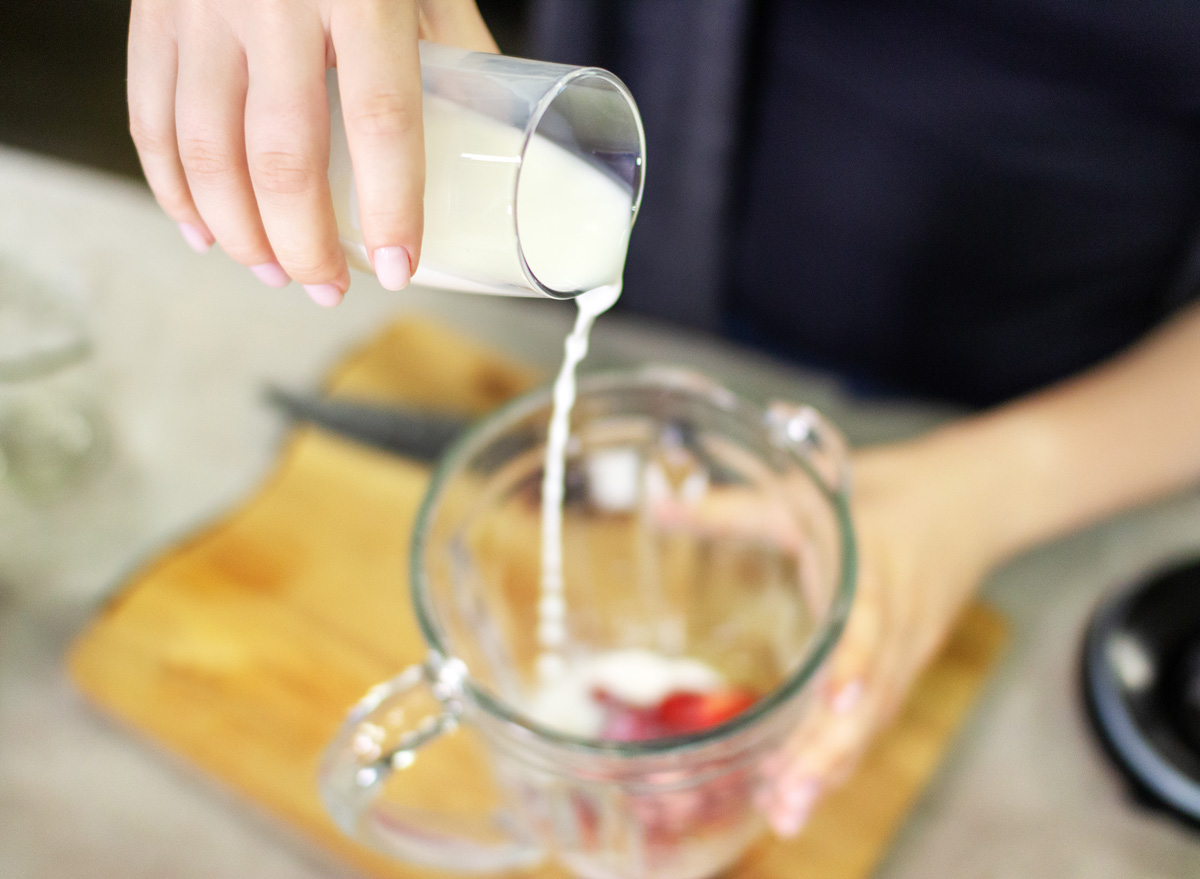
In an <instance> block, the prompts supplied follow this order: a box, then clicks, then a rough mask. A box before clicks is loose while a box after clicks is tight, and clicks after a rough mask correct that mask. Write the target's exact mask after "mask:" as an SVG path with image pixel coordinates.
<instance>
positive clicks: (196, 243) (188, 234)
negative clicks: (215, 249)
mask: <svg viewBox="0 0 1200 879" xmlns="http://www.w3.org/2000/svg"><path fill="white" fill-rule="evenodd" d="M179 231H180V232H182V233H183V240H184V241H186V242H187V243H188V247H190V248H191V249H192V250H194V251H196V253H208V252H209V250H211V249H212V246H213V240H212V238H211V236H209V234H208V233H207V232H205V231H204V230H203V229H201V228H200V227H199V226H196V225H193V224H192V223H180V224H179Z"/></svg>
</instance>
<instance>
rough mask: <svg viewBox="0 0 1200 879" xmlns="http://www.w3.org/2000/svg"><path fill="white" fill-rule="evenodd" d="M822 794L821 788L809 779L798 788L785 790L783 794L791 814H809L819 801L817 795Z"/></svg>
mask: <svg viewBox="0 0 1200 879" xmlns="http://www.w3.org/2000/svg"><path fill="white" fill-rule="evenodd" d="M820 792H821V786H820V785H819V784H817V783H816V782H815V781H813V780H812V779H808V780H807V781H804V782H803V783H801V784H799V785H797V786H796V787H792V788H788V789H787V790H785V791H784V792H783V802H784V803H785V804H786V805H787V808H788V811H790V812H793V813H796V812H803V813H807V812H808V811H809V810H810V809H812V807H813V804H814V803H815V802H816V801H817V795H818V794H819V793H820Z"/></svg>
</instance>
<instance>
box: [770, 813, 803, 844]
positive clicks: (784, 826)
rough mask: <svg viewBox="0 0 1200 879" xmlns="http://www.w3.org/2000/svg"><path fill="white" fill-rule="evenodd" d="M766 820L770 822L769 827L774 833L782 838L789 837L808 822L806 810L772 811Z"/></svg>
mask: <svg viewBox="0 0 1200 879" xmlns="http://www.w3.org/2000/svg"><path fill="white" fill-rule="evenodd" d="M767 820H768V821H770V822H771V829H772V830H774V831H775V835H776V836H779V837H781V838H783V839H790V838H791V837H793V836H795V835H796V834H797V833H799V832H800V831H801V830H803V829H804V825H805V824H807V823H808V813H807V812H773V813H772V814H770V815H768V816H767Z"/></svg>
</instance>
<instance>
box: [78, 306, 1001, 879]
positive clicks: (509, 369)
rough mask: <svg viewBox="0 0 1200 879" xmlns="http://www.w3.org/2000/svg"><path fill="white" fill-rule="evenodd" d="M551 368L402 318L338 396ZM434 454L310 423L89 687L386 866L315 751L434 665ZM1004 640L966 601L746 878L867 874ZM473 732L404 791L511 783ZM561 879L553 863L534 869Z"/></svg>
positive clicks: (151, 578) (409, 397)
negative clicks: (941, 645)
mask: <svg viewBox="0 0 1200 879" xmlns="http://www.w3.org/2000/svg"><path fill="white" fill-rule="evenodd" d="M539 378H540V376H538V375H537V374H535V373H534V372H533V371H531V370H530V369H528V368H526V367H523V366H521V365H519V364H516V363H513V362H512V361H510V360H506V359H505V358H503V357H501V356H499V355H497V354H495V353H494V352H491V351H488V350H485V349H484V348H482V347H481V346H479V345H478V344H476V343H474V342H472V341H470V340H468V339H465V338H463V337H461V336H459V335H456V334H454V333H452V332H451V331H449V330H447V329H445V328H443V327H440V326H438V325H436V324H432V323H429V322H425V321H422V320H418V319H406V320H403V321H401V322H399V323H396V324H395V325H393V326H392V327H390V328H389V329H387V330H386V331H385V332H383V333H382V334H380V335H379V336H378V337H377V338H376V339H374V340H373V341H371V342H370V343H369V344H367V345H366V346H365V347H363V348H362V349H361V350H359V351H357V352H356V353H354V354H353V355H352V356H350V357H349V358H348V359H347V361H346V362H345V363H344V364H343V365H342V366H341V367H340V368H339V369H337V370H336V372H335V375H334V377H333V378H332V379H331V381H330V382H329V390H330V391H331V392H332V393H335V394H344V395H352V396H355V397H358V398H368V399H374V400H396V401H404V402H407V403H413V404H420V405H423V406H432V407H441V408H445V409H447V410H453V411H456V412H467V413H482V412H486V411H487V410H489V409H491V408H493V407H495V406H496V405H498V404H499V403H501V402H503V401H504V400H506V399H508V398H510V397H511V396H513V395H514V394H516V393H519V392H520V391H522V390H524V389H526V388H528V387H530V386H531V385H532V384H534V383H535V382H537V381H538V379H539ZM426 481H427V470H426V468H424V467H422V466H419V465H417V464H415V463H411V462H408V461H405V460H403V459H399V458H395V457H390V456H387V455H384V454H381V453H378V452H375V451H372V450H370V449H367V448H364V447H361V446H358V445H356V444H353V443H350V442H347V441H344V440H341V439H338V438H335V437H332V436H329V435H326V434H323V433H321V432H320V431H318V430H315V429H311V428H305V429H301V430H298V431H296V433H295V434H294V435H293V437H292V438H291V439H290V440H289V442H288V443H287V446H286V449H285V451H284V454H283V456H282V460H281V462H280V464H279V466H278V468H277V470H276V471H275V473H274V474H273V475H272V476H271V477H270V478H269V479H268V480H267V482H266V484H265V485H263V486H262V488H261V490H260V491H259V492H258V493H257V494H256V495H255V496H254V497H253V498H252V499H250V500H249V501H248V502H247V503H246V504H245V505H244V506H242V507H241V508H240V509H238V510H236V511H234V512H232V513H230V514H229V515H228V516H226V517H225V518H223V519H221V520H220V521H217V522H215V523H213V524H212V525H210V526H208V527H207V528H204V529H203V530H201V531H200V532H199V533H197V534H195V535H194V536H192V537H191V538H190V539H188V540H186V541H184V542H183V543H181V544H179V545H178V546H176V547H173V548H172V549H170V550H168V551H167V552H165V553H164V554H163V555H162V556H161V557H160V558H159V559H157V560H156V561H154V562H152V563H151V564H149V565H148V566H146V567H145V568H144V569H143V570H142V571H140V572H139V573H138V574H137V575H136V576H134V577H133V579H132V580H131V581H130V582H129V583H128V584H127V585H126V586H125V588H124V589H122V590H121V591H120V592H118V593H117V594H116V595H115V597H114V598H113V599H112V600H111V601H109V603H108V604H107V605H106V606H105V607H103V608H102V610H101V611H100V612H99V614H98V615H97V616H96V618H95V619H94V620H93V621H92V623H91V625H90V626H89V627H88V628H87V630H86V631H85V632H84V633H83V634H82V635H81V637H80V638H79V640H78V641H77V642H76V644H75V645H74V647H73V649H72V651H71V654H70V657H69V669H70V674H71V676H72V678H73V679H74V681H75V683H76V684H77V686H78V687H79V689H80V690H81V691H82V692H83V693H84V694H86V696H87V697H88V698H89V699H90V700H91V701H92V702H94V703H95V705H97V706H98V707H99V708H101V709H102V710H104V711H106V712H109V713H111V714H112V715H115V716H116V717H117V718H119V719H120V720H122V721H123V722H124V723H126V724H127V725H128V726H129V727H131V728H132V729H133V730H134V731H136V732H137V733H139V734H140V735H142V736H144V737H146V738H148V739H150V740H151V741H153V742H156V743H158V744H159V745H161V746H162V747H164V748H166V749H168V750H169V751H171V752H174V753H175V754H177V755H180V756H182V757H183V758H185V759H186V760H187V761H189V762H191V763H192V764H194V765H195V766H196V767H197V768H199V769H201V770H202V771H204V772H206V773H208V774H210V775H211V776H213V777H215V778H217V779H219V780H220V781H221V782H223V783H225V784H226V785H228V786H229V787H231V788H233V789H234V790H236V791H238V792H239V793H240V794H241V795H243V796H244V797H245V798H246V799H247V800H249V801H251V802H252V803H255V804H257V805H258V806H260V807H261V808H263V809H266V810H267V811H269V812H271V813H273V814H274V815H276V816H278V817H279V818H280V819H282V820H283V821H285V822H287V823H289V824H291V825H292V826H294V827H295V828H296V830H297V831H298V832H300V833H302V834H304V835H305V836H307V837H308V838H309V839H311V840H314V841H316V842H318V843H319V844H321V845H324V846H325V847H327V848H328V849H329V850H331V851H333V852H335V853H336V854H338V855H340V856H342V857H344V858H345V859H346V860H348V861H349V862H351V863H353V864H354V865H355V866H356V867H358V868H359V869H360V870H362V871H363V872H364V873H366V874H368V875H370V876H378V877H395V879H415V877H419V876H429V875H430V874H431V871H429V870H427V869H424V868H418V867H413V866H409V865H406V864H400V863H396V862H392V861H389V860H387V859H385V858H384V857H382V856H381V855H379V854H376V853H374V852H372V851H370V850H368V849H365V848H363V847H361V846H359V845H357V844H355V843H354V842H352V841H350V840H348V839H347V838H345V837H344V836H342V835H341V834H340V833H339V832H338V831H337V829H336V828H335V827H334V826H333V824H332V823H331V822H330V821H329V819H328V818H327V817H326V816H325V814H324V811H323V809H322V806H321V803H320V801H319V799H318V795H317V789H316V782H315V778H316V772H317V764H318V760H319V757H320V754H321V750H322V748H323V746H324V745H325V743H326V742H327V741H329V739H330V738H331V736H332V735H333V733H334V731H335V729H336V728H337V726H338V724H339V722H340V720H341V719H342V716H343V715H344V714H345V712H346V710H347V709H348V708H349V707H350V706H351V705H352V704H353V703H354V702H355V701H356V700H357V699H358V698H359V697H360V696H361V695H362V694H363V693H364V692H365V691H366V690H367V688H368V687H370V686H371V685H372V684H374V683H376V682H378V681H381V680H383V679H385V678H388V677H390V676H392V675H393V674H395V673H396V672H397V671H398V670H399V669H401V668H403V667H404V666H406V665H408V664H410V663H413V662H416V661H418V660H419V659H421V657H422V654H423V649H422V645H421V641H420V637H419V635H418V634H417V630H416V627H415V624H414V621H413V618H412V614H411V611H410V608H409V604H408V597H407V596H408V575H407V567H406V555H407V544H408V534H409V530H410V528H411V526H412V521H413V517H414V515H415V512H416V508H417V504H418V502H419V500H420V498H421V495H422V493H423V492H424V490H425V485H426ZM1004 640H1005V626H1004V623H1003V621H1002V619H1001V618H1000V617H999V616H998V615H997V614H996V612H995V611H993V610H991V609H989V608H987V607H985V606H982V605H975V606H973V607H971V608H969V609H968V611H967V612H966V614H965V615H964V616H963V618H962V621H961V623H960V625H959V626H958V628H957V630H956V631H955V632H954V634H953V636H952V637H951V638H950V641H949V643H948V644H947V645H946V648H945V649H944V650H943V652H942V653H941V655H940V656H939V657H938V658H937V660H936V661H935V662H934V663H933V665H932V666H931V667H930V668H929V669H928V671H927V672H926V673H925V675H924V677H922V678H921V680H920V682H919V684H918V685H917V687H916V689H915V691H914V692H913V694H912V696H911V698H910V699H909V701H908V703H907V706H906V707H905V709H904V710H903V712H902V713H901V715H900V717H899V718H898V720H897V721H896V723H895V724H894V725H893V726H892V727H891V728H890V729H889V730H888V731H887V732H885V733H884V734H883V735H882V736H881V737H880V738H879V740H878V741H877V743H876V745H875V746H874V748H873V750H872V751H871V752H870V754H869V755H868V756H867V757H866V759H865V761H864V763H863V764H862V766H861V768H860V769H859V771H858V772H857V773H856V775H855V776H854V777H853V778H852V779H851V780H850V781H849V782H848V783H847V784H846V786H845V787H843V788H842V789H841V790H839V791H838V792H837V793H835V794H834V795H833V796H831V797H830V798H828V799H827V800H826V801H825V802H824V803H823V804H822V805H821V806H820V807H819V809H818V811H817V813H816V815H815V816H814V819H813V821H812V824H811V825H810V828H809V830H807V831H806V832H805V833H804V834H802V835H801V836H800V838H798V839H796V840H794V841H790V842H777V841H774V840H764V841H763V842H762V843H761V844H759V845H758V846H757V847H756V848H755V849H753V850H752V851H751V852H750V854H749V855H748V856H747V857H746V859H745V860H744V861H743V862H742V863H741V865H740V866H739V867H737V868H736V869H734V870H733V872H732V876H734V877H745V879H749V877H754V879H784V877H786V879H805V877H820V879H863V877H866V876H867V875H868V874H869V873H870V872H871V870H872V868H873V867H874V865H875V864H876V863H877V861H878V859H879V858H880V856H881V855H882V853H883V852H884V851H885V850H886V848H887V845H888V842H889V840H890V839H891V837H892V835H893V834H894V833H895V832H896V830H897V828H898V827H899V825H900V823H901V822H902V821H903V819H904V816H905V813H906V812H907V811H908V810H909V809H910V808H911V806H912V805H913V803H914V801H915V800H916V799H917V797H918V796H919V795H920V793H921V790H922V788H923V787H924V785H925V784H926V782H927V781H928V780H929V777H930V775H931V774H932V773H933V771H934V770H935V768H936V767H937V764H938V761H939V759H940V757H941V755H942V754H943V753H944V751H945V750H946V748H947V746H948V745H949V744H950V742H951V740H952V738H953V736H954V732H955V730H956V729H957V728H958V726H959V724H960V723H961V722H962V720H963V717H964V715H965V714H966V712H967V711H968V709H969V708H970V706H971V703H972V701H973V700H974V698H975V696H976V694H977V693H978V691H979V689H980V687H981V686H982V684H983V682H984V679H985V677H986V675H987V672H988V670H989V668H990V667H991V666H992V664H993V662H994V661H995V659H996V657H997V655H998V653H999V651H1000V649H1001V647H1002V644H1003V642H1004ZM486 778H487V773H486V770H485V769H484V766H483V763H482V758H481V756H480V754H479V752H478V743H477V742H475V741H473V740H472V738H471V736H470V735H469V734H466V735H464V734H462V733H460V734H456V735H455V736H452V737H450V738H449V739H448V740H445V741H443V742H439V743H437V744H435V745H434V746H433V749H432V750H430V751H429V752H423V753H422V756H421V758H420V759H419V760H418V761H417V763H416V765H415V766H414V767H413V769H411V770H408V771H407V773H406V776H405V779H406V781H408V784H407V785H405V788H406V789H407V790H408V792H409V795H410V796H411V797H413V798H414V799H415V800H416V801H419V802H421V803H422V804H424V805H425V806H427V807H429V808H435V809H436V808H461V807H464V806H470V805H471V804H473V803H478V802H479V801H481V800H484V799H489V798H490V797H491V796H492V795H493V794H494V792H492V791H489V790H488V789H487V787H486V785H487V784H488V782H487V781H485V779H486ZM529 875H531V876H536V877H547V879H548V877H553V876H561V875H563V873H562V871H561V870H560V869H559V868H557V867H555V866H553V865H545V866H542V867H540V868H538V869H537V870H536V871H534V872H533V873H531V874H529Z"/></svg>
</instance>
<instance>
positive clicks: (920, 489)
mask: <svg viewBox="0 0 1200 879" xmlns="http://www.w3.org/2000/svg"><path fill="white" fill-rule="evenodd" d="M959 445H960V446H961V448H962V449H964V450H965V452H964V451H956V452H954V453H953V454H950V453H947V452H945V450H944V449H943V447H941V446H939V445H938V444H937V441H936V440H935V441H934V442H933V443H923V442H915V443H911V444H908V445H904V446H893V447H881V448H879V449H874V450H871V451H867V452H860V453H859V454H858V455H856V456H855V460H854V492H853V499H852V505H853V518H854V525H855V532H856V537H857V542H858V561H859V567H858V572H859V575H858V580H857V583H856V591H855V596H854V602H853V606H852V610H851V613H850V617H849V619H848V620H847V624H846V628H845V630H844V631H843V633H842V637H841V639H840V641H839V642H838V646H837V647H836V648H835V650H834V652H833V654H832V655H831V657H830V660H829V665H828V668H827V673H826V677H825V679H824V681H823V683H822V684H821V690H820V691H819V693H818V694H817V698H816V700H815V702H814V704H813V707H812V712H811V714H809V715H807V716H806V717H805V719H804V721H803V722H802V724H801V726H800V728H799V729H797V730H796V731H795V732H794V733H793V735H792V737H791V738H790V740H789V741H788V742H787V744H786V745H785V746H784V747H783V748H782V749H781V751H780V752H779V753H778V754H776V755H774V756H773V757H772V758H771V759H770V760H768V761H767V765H765V766H764V767H763V769H764V773H763V774H764V777H766V778H768V779H771V780H772V784H771V786H770V787H769V788H767V789H765V790H764V791H763V795H762V797H761V801H760V803H759V806H760V807H761V808H762V809H763V811H764V812H766V814H767V816H768V818H769V819H770V821H771V825H772V827H773V828H774V829H775V831H776V832H777V833H778V834H779V835H780V836H792V835H794V834H796V833H798V832H799V831H800V829H801V828H802V827H803V826H804V824H805V823H806V821H807V820H808V816H809V814H810V813H811V811H812V809H813V807H814V806H815V805H816V803H817V802H818V800H819V799H820V797H821V796H822V795H823V794H825V793H826V792H828V791H829V790H830V789H831V788H834V787H837V786H838V785H840V784H841V783H842V782H844V781H845V780H846V779H847V778H848V777H849V775H850V774H851V772H852V771H853V769H854V767H855V765H856V764H857V762H858V760H859V757H860V756H861V755H862V753H863V751H864V750H865V749H866V747H867V746H868V745H869V743H870V741H871V738H872V737H873V736H874V734H875V733H877V732H878V731H879V730H880V729H881V728H882V727H883V726H884V725H886V724H887V722H888V721H889V720H890V719H891V718H892V717H893V716H894V715H895V714H896V711H897V709H898V708H899V707H900V706H901V705H902V704H903V702H904V699H905V696H906V695H907V693H908V691H909V689H910V687H911V686H912V684H913V682H914V681H915V680H916V677H917V675H918V674H919V673H920V671H921V670H922V669H923V668H924V666H925V665H926V664H927V663H928V662H929V660H930V659H931V658H932V657H933V656H934V654H935V653H936V652H937V649H938V647H939V646H941V644H942V642H943V641H944V640H945V638H946V636H947V635H948V634H949V632H950V628H951V626H952V625H953V623H954V621H955V618H956V617H957V616H958V613H959V610H960V609H961V608H962V605H963V603H964V602H965V601H966V599H967V598H968V597H969V596H970V594H971V593H972V592H973V591H974V589H975V587H976V585H977V584H978V583H979V582H980V581H981V580H982V578H983V575H984V573H985V572H986V570H987V569H988V567H989V566H990V563H991V562H992V561H993V560H994V555H993V551H994V549H995V546H996V544H995V543H994V541H993V540H992V539H991V536H992V535H990V534H989V532H988V530H987V525H986V523H987V520H988V518H989V517H988V515H986V514H982V513H979V512H977V509H978V503H979V501H978V499H977V498H978V497H979V496H980V495H979V494H978V493H977V492H976V489H975V488H974V487H973V486H972V479H971V478H970V474H968V473H967V472H966V467H967V466H969V465H964V464H963V463H962V462H963V461H964V460H969V459H970V458H971V457H975V455H974V452H976V451H977V450H976V449H975V448H973V446H972V443H971V442H970V441H968V442H966V443H962V444H959ZM985 458H986V456H985ZM986 460H988V461H989V462H990V460H992V459H986ZM973 504H974V505H975V507H974V508H973V506H972V505H973ZM656 516H658V518H659V520H660V522H661V523H662V524H663V525H664V526H666V527H669V528H684V529H687V530H689V531H700V532H705V533H709V534H711V535H714V536H719V535H721V534H730V533H736V534H748V535H754V536H755V537H757V538H759V539H767V540H769V541H771V542H772V543H774V544H776V545H778V546H780V547H784V548H787V547H791V548H792V550H793V551H795V552H797V553H799V554H800V555H801V556H802V555H803V544H802V540H803V538H802V536H801V535H800V534H799V533H798V532H797V530H796V526H795V523H794V522H793V521H792V519H791V518H789V517H786V516H784V515H783V514H782V511H781V510H780V509H779V508H777V507H771V506H768V505H764V504H763V503H762V502H761V499H760V498H758V497H757V496H756V495H753V494H750V493H743V492H740V491H738V490H737V489H717V490H715V491H712V492H710V493H709V494H708V495H707V496H706V497H705V498H704V499H703V501H701V503H700V504H699V505H681V504H678V503H674V502H668V503H664V504H662V505H661V506H660V508H659V509H657V510H656Z"/></svg>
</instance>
